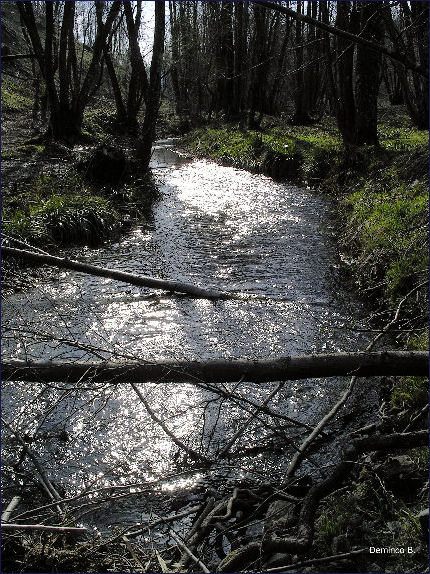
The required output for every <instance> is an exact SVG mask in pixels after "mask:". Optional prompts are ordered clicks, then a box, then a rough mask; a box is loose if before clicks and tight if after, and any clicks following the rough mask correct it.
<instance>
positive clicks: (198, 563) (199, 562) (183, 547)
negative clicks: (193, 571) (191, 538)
mask: <svg viewBox="0 0 430 574" xmlns="http://www.w3.org/2000/svg"><path fill="white" fill-rule="evenodd" d="M169 536H171V537H172V538H173V540H174V541H175V542H176V544H177V545H178V546H179V548H180V549H181V550H183V551H184V552H185V553H186V554H188V556H189V557H190V558H191V559H192V560H193V561H194V562H195V563H196V564H197V566H199V568H201V570H202V572H207V573H210V570H208V568H207V567H206V566H205V565H204V564H203V562H202V561H201V560H200V559H199V558H197V556H195V554H193V553H192V552H191V550H190V549H189V548H188V546H186V545H185V544H184V543H183V542H182V541H181V540H179V538H178V537H177V536H176V534H175V533H174V532H173V531H170V534H169Z"/></svg>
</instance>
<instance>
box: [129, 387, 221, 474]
mask: <svg viewBox="0 0 430 574" xmlns="http://www.w3.org/2000/svg"><path fill="white" fill-rule="evenodd" d="M130 384H131V386H132V388H133V390H134V392H135V393H136V394H137V396H138V397H139V400H140V402H141V403H142V404H143V406H144V407H145V409H146V411H147V413H148V414H149V416H150V417H151V419H152V420H153V421H154V422H155V423H157V424H158V425H159V426H160V427H161V428H162V429H163V431H164V432H165V433H166V434H167V435H168V436H169V437H170V438H171V439H172V441H173V442H174V443H175V444H176V446H178V447H179V448H180V449H181V450H184V451H185V452H186V453H187V454H188V455H189V456H190V457H191V458H192V459H193V460H200V461H201V462H204V463H205V464H208V465H211V464H213V461H212V460H211V459H209V458H207V457H206V456H204V455H202V454H200V453H199V452H197V451H195V450H193V449H192V448H190V447H189V446H187V445H186V444H184V443H183V442H182V441H181V440H179V439H178V437H176V436H175V435H174V434H173V433H172V431H171V430H170V429H169V428H168V427H167V426H166V425H165V424H164V422H163V421H162V420H161V419H160V418H159V417H157V415H156V414H155V413H154V411H153V410H152V409H151V406H150V405H149V403H148V401H147V400H146V399H145V397H144V396H143V395H142V393H141V392H140V390H139V389H138V388H137V386H136V385H135V384H134V383H130Z"/></svg>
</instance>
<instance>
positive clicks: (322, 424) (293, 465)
mask: <svg viewBox="0 0 430 574" xmlns="http://www.w3.org/2000/svg"><path fill="white" fill-rule="evenodd" d="M422 286H423V284H420V285H417V286H416V287H414V289H412V290H411V291H409V293H408V294H407V295H405V297H403V299H402V300H401V301H400V303H399V304H398V306H397V309H396V312H395V314H394V318H393V319H392V320H391V321H390V322H389V323H387V324H386V325H385V327H384V328H383V329H382V330H381V331H380V333H378V335H376V337H374V338H373V339H372V341H370V343H369V344H368V345H367V347H366V349H365V352H369V351H371V350H372V349H373V347H374V346H375V345H376V343H377V342H378V341H379V340H380V339H381V338H382V337H383V336H384V335H385V334H386V333H387V332H388V331H389V330H390V328H391V327H392V326H393V325H395V324H396V323H397V321H398V320H399V316H400V310H401V308H402V306H403V305H404V303H405V302H406V301H407V299H408V298H409V297H410V296H411V295H412V294H413V293H415V292H416V291H417V290H418V289H420V288H421V287H422ZM357 378H358V377H357V375H354V376H353V377H351V380H350V381H349V385H348V388H347V389H346V391H345V392H344V394H343V395H342V396H341V398H340V399H339V400H338V401H337V403H336V404H335V405H334V407H333V408H332V409H331V410H330V412H328V413H327V414H326V415H325V416H324V417H323V418H322V419H321V420H320V422H319V423H318V424H317V426H316V427H315V428H314V430H313V431H312V432H311V434H310V435H309V436H307V437H306V439H305V440H304V441H303V442H302V444H301V445H300V447H299V449H298V450H297V451H296V452H295V454H294V456H293V458H292V460H291V462H290V464H289V466H288V468H287V471H286V473H285V475H284V477H283V480H282V482H283V483H285V482H286V481H287V480H288V479H289V478H290V477H291V476H292V474H293V473H294V471H295V469H296V466H297V464H298V462H299V461H300V460H301V458H302V456H303V453H304V452H305V451H306V450H307V448H308V447H309V446H310V445H311V444H312V442H313V441H314V440H315V438H316V437H317V436H318V435H319V434H320V432H321V430H322V429H323V428H324V427H325V425H326V424H327V423H328V422H329V421H330V420H331V419H332V418H333V417H334V415H335V414H336V413H337V412H338V410H339V409H340V408H341V407H342V406H343V405H344V404H345V402H346V401H347V400H348V398H349V397H350V395H351V393H352V391H353V390H354V386H355V383H356V381H357Z"/></svg>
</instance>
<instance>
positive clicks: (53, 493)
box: [1, 417, 63, 514]
mask: <svg viewBox="0 0 430 574" xmlns="http://www.w3.org/2000/svg"><path fill="white" fill-rule="evenodd" d="M1 422H2V423H3V424H4V426H5V427H6V428H7V429H8V430H9V431H10V432H11V433H12V434H13V435H14V436H15V438H16V439H17V441H18V442H19V443H20V444H21V446H22V447H23V448H24V450H25V452H26V453H27V455H28V457H29V458H30V460H31V462H32V463H33V465H34V467H35V468H36V470H37V472H38V473H39V476H40V478H41V481H42V485H43V486H44V488H45V490H46V492H47V494H48V496H49V497H50V498H51V500H53V501H55V502H57V504H56V507H57V510H58V512H59V513H60V514H63V509H62V508H61V506H60V505H59V504H58V502H59V501H60V500H61V496H60V495H59V494H58V492H57V490H56V489H55V488H54V486H53V484H52V482H51V481H50V480H49V478H48V477H47V476H46V474H45V471H44V470H43V468H42V466H41V464H40V462H39V461H38V459H37V457H36V455H35V454H34V453H33V451H32V450H31V449H30V448H29V447H28V445H27V444H26V442H25V441H24V439H23V438H22V437H21V436H20V435H19V433H18V432H17V431H15V430H14V429H13V428H12V427H11V426H10V424H9V423H8V422H7V421H6V420H5V419H4V418H3V417H2V418H1Z"/></svg>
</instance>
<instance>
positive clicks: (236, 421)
mask: <svg viewBox="0 0 430 574" xmlns="http://www.w3.org/2000/svg"><path fill="white" fill-rule="evenodd" d="M173 145H174V142H171V141H168V140H167V141H164V142H158V145H156V146H155V149H154V153H153V159H152V168H153V171H154V174H155V176H156V178H157V180H158V182H159V185H160V190H161V197H160V199H159V201H158V202H157V203H156V204H155V206H154V208H153V217H152V220H151V222H150V223H149V224H146V225H142V226H138V227H136V228H134V229H133V230H132V231H130V232H129V233H128V234H127V235H126V236H124V237H123V238H122V239H121V240H120V241H119V242H118V243H114V244H108V245H104V246H103V247H101V248H100V249H88V248H80V249H74V250H70V251H68V255H69V257H73V258H76V259H80V260H82V261H87V262H91V263H92V264H94V265H100V266H103V267H111V268H115V269H120V270H123V271H129V272H133V273H141V274H147V275H154V276H158V277H162V278H171V279H177V280H180V281H186V282H190V283H194V284H197V285H200V286H205V287H214V288H217V289H220V290H223V291H227V292H232V293H237V292H240V293H245V294H246V293H249V294H253V295H257V296H258V297H256V298H252V299H249V300H225V301H215V302H213V301H206V300H201V299H192V298H188V297H184V296H171V295H168V294H165V293H163V292H161V291H156V292H154V291H150V290H148V289H143V288H137V287H132V286H130V285H125V284H122V283H118V282H114V281H111V280H108V279H103V278H97V277H91V276H89V275H84V274H79V273H75V272H71V271H70V272H69V271H56V272H53V273H50V274H48V275H47V276H46V278H44V279H41V280H38V281H37V284H35V285H34V287H32V288H30V289H28V290H26V291H25V292H23V293H18V294H13V295H10V296H7V297H5V298H4V301H3V306H2V315H3V330H4V335H3V356H6V357H8V358H11V357H13V358H21V359H24V358H26V359H42V358H43V359H48V358H49V359H52V360H54V361H66V360H74V359H80V360H91V361H95V360H100V359H103V358H105V359H106V358H111V359H112V360H117V361H118V360H121V359H122V358H124V357H128V358H130V357H133V358H137V359H140V360H143V359H145V360H157V359H173V358H174V359H200V360H203V359H208V358H216V357H219V358H221V357H226V358H228V357H230V358H233V357H234V358H269V357H277V356H280V355H289V354H301V353H311V352H323V351H327V352H328V351H336V350H356V349H362V348H363V347H364V346H365V341H366V337H367V335H366V334H364V333H361V332H360V331H355V330H353V329H352V328H351V326H352V325H353V320H357V317H356V315H357V314H359V305H358V303H357V301H355V300H354V299H353V298H351V296H350V295H349V294H348V293H347V292H346V291H345V290H344V288H343V287H342V286H341V285H340V284H339V282H338V281H337V276H336V272H335V271H336V262H337V259H336V257H337V256H336V252H335V250H334V247H333V244H332V238H333V233H334V226H333V224H332V220H331V216H330V210H329V206H328V204H327V202H326V201H325V200H324V198H321V197H318V196H316V195H314V194H312V193H311V192H310V191H309V190H306V189H301V188H298V187H295V186H292V185H289V184H285V183H276V182H274V181H273V180H272V179H270V178H268V177H265V176H263V175H256V174H251V173H249V172H246V171H243V170H239V169H235V168H232V167H223V166H219V165H217V164H215V163H211V162H209V161H205V160H194V159H193V160H191V159H188V158H186V157H185V156H183V155H181V154H180V153H179V152H177V151H175V149H174V148H173V147H172V146H173ZM354 315H355V319H354ZM346 382H347V380H346V379H325V380H324V379H316V380H315V379H314V380H309V381H298V382H291V383H286V384H285V386H284V387H283V389H282V391H281V392H280V393H279V394H278V395H276V396H275V397H274V399H273V400H272V401H271V402H270V407H271V408H272V409H273V410H275V411H277V412H280V413H282V414H283V415H286V416H288V417H292V418H294V419H297V420H298V421H299V422H301V423H303V424H309V425H312V424H315V423H316V422H317V421H318V420H319V419H320V418H321V417H322V416H323V415H324V413H325V412H327V410H328V409H329V407H330V406H331V405H332V404H333V403H334V402H335V401H336V400H337V398H338V397H339V395H340V393H341V392H342V389H344V387H345V385H346ZM275 385H276V382H274V383H273V384H266V385H256V384H254V385H252V384H247V383H246V381H242V382H240V384H236V385H233V384H231V385H224V390H225V391H227V392H230V391H232V390H233V389H234V393H235V396H239V397H240V396H242V397H245V398H247V399H249V400H252V401H255V402H261V401H262V400H263V399H264V398H265V397H266V396H267V394H268V393H269V392H270V391H271V390H273V388H274V386H275ZM141 392H142V393H143V394H144V395H145V397H146V400H147V401H148V402H149V403H150V405H151V407H152V409H153V411H154V412H155V413H156V414H157V416H158V417H159V418H161V419H163V420H164V422H165V424H166V425H167V426H168V427H169V429H170V430H171V431H172V432H173V433H175V435H176V436H177V437H178V438H180V440H182V441H184V442H186V443H187V444H189V445H190V446H192V447H193V448H194V449H196V450H200V451H201V452H204V453H205V454H207V455H208V456H215V454H216V453H217V452H218V451H219V449H222V448H223V446H224V445H225V444H226V443H227V442H228V440H229V439H230V438H231V437H232V436H233V434H234V432H235V431H236V430H237V429H238V428H239V427H240V425H241V424H242V423H243V421H244V420H245V418H246V417H248V416H249V412H248V411H244V410H243V408H242V407H241V406H240V405H239V404H238V401H233V400H230V401H229V400H227V399H225V400H224V401H222V400H221V399H220V398H219V397H217V396H216V395H214V394H213V393H211V392H210V391H209V390H207V389H202V388H201V387H198V386H194V385H178V384H176V385H175V384H166V383H162V382H158V383H157V382H154V383H149V384H146V385H141ZM357 393H358V394H357V397H356V400H355V402H353V405H352V406H351V405H349V406H348V408H345V409H344V410H343V411H342V413H343V414H342V413H341V416H340V418H339V420H338V421H337V423H336V426H335V427H333V428H332V435H331V438H330V440H329V441H326V442H325V443H324V444H322V445H321V447H320V449H319V450H318V452H317V455H316V457H315V460H314V462H312V463H306V464H304V465H303V466H302V471H303V472H305V471H306V472H313V473H318V472H320V471H319V470H318V469H319V467H323V466H324V465H327V464H330V462H331V461H332V458H331V457H332V456H335V455H336V452H337V450H336V447H337V446H338V441H339V440H340V439H339V437H340V435H341V434H342V433H343V432H344V431H345V430H346V429H348V425H349V424H350V418H349V417H350V415H351V410H353V411H354V413H355V416H356V417H357V418H356V421H355V423H357V421H361V422H362V423H365V422H367V421H368V420H369V417H370V416H371V415H369V409H370V408H371V407H372V406H373V405H374V404H375V402H376V400H377V393H376V390H373V387H372V383H371V382H366V383H361V386H360V387H359V389H358V391H357ZM2 397H3V398H2V410H3V416H4V417H5V418H6V420H8V421H9V422H10V423H11V424H12V425H13V427H14V428H16V429H18V430H19V431H20V433H21V435H24V434H26V435H28V436H29V437H32V438H31V448H32V449H33V450H34V452H36V453H37V455H38V456H39V457H40V460H41V461H43V465H44V468H45V470H46V472H47V473H48V474H49V476H50V477H51V479H52V480H54V481H55V482H56V483H57V484H61V485H62V487H63V488H64V490H65V491H66V492H67V494H74V493H77V492H81V491H82V490H83V489H84V488H88V487H89V486H90V485H97V486H100V487H104V486H118V485H125V484H128V483H139V482H144V481H146V480H149V479H155V478H158V477H160V476H164V475H167V474H172V473H175V472H178V473H181V472H183V471H185V470H187V469H190V466H189V461H188V460H186V457H184V455H183V452H182V451H180V449H178V447H177V446H176V445H175V444H174V443H173V442H172V441H171V440H170V438H169V437H168V436H167V435H166V434H165V433H164V432H163V431H162V430H161V429H160V427H159V426H158V425H157V424H155V423H154V422H153V420H152V419H151V418H150V417H149V416H148V413H147V411H146V409H145V408H144V405H143V404H142V403H141V402H140V400H139V398H138V397H137V395H136V393H135V392H134V391H133V390H132V389H131V388H130V387H129V386H128V385H122V386H121V387H113V386H110V385H109V384H107V385H104V386H101V387H100V386H99V387H97V388H89V387H88V385H87V386H85V385H83V386H79V385H78V386H77V387H76V388H70V387H69V386H68V385H67V384H64V383H58V384H56V385H51V386H46V385H42V384H37V383H31V384H30V383H16V382H12V381H8V382H4V384H3V391H2ZM248 407H249V405H248ZM266 423H270V424H266ZM306 432H308V431H306V429H305V428H304V427H303V426H296V425H294V424H289V423H288V422H287V421H286V420H284V419H283V420H278V421H273V420H272V419H270V417H268V416H266V415H264V416H263V415H262V416H260V417H259V418H258V419H257V420H255V421H253V422H252V423H251V424H250V425H249V427H248V428H247V430H246V433H244V435H243V436H241V437H240V439H239V440H238V442H237V443H235V445H233V447H232V449H231V452H232V455H233V456H232V457H230V458H226V459H224V460H223V461H221V462H219V464H216V465H215V466H214V467H213V469H212V472H211V475H210V476H209V475H206V474H205V473H204V472H203V471H199V472H195V471H194V472H193V471H191V472H190V473H189V474H186V473H185V474H180V478H177V479H172V480H170V481H166V482H165V483H164V486H163V488H164V491H165V492H170V493H175V492H176V493H177V496H179V493H183V492H184V491H185V492H188V493H192V492H194V493H195V492H198V487H199V486H201V485H202V484H204V485H206V486H207V485H212V486H214V487H215V488H228V485H229V484H232V483H233V481H235V480H237V479H238V478H242V479H250V480H256V481H258V480H263V481H266V482H267V481H272V480H273V481H276V480H278V479H279V477H280V476H281V475H282V472H283V471H284V470H285V468H286V466H287V465H288V462H289V460H290V458H291V453H292V452H294V451H293V450H291V448H290V447H289V446H288V444H289V443H290V442H291V440H292V441H293V442H295V443H300V441H301V440H302V437H303V436H305V435H304V434H303V433H306ZM282 437H284V440H282ZM3 443H4V444H3V446H4V456H3V464H2V466H3V469H4V472H5V473H6V475H5V479H4V481H3V485H4V489H6V495H7V497H9V494H8V492H11V493H14V489H15V491H16V489H17V488H18V487H19V485H20V484H23V483H24V478H23V473H21V474H20V472H18V471H17V472H16V473H15V472H14V471H10V469H11V468H12V464H13V463H16V459H17V449H16V444H15V443H14V441H13V440H12V439H11V438H9V437H8V436H7V435H6V433H3ZM30 466H31V465H30ZM24 468H26V467H25V464H24ZM28 468H29V467H28ZM24 474H25V473H24ZM217 477H218V478H219V482H218V483H217ZM221 479H222V480H221ZM222 485H223V486H222ZM9 488H10V491H8V489H9ZM196 488H197V490H196ZM136 496H137V495H136ZM142 496H143V495H142ZM180 496H182V494H181V495H180ZM193 496H195V497H197V496H198V495H197V494H189V495H188V498H187V499H186V501H189V500H191V498H192V497H193ZM190 497H191V498H190ZM184 504H185V502H184ZM143 508H144V506H143V502H142V500H141V499H140V498H139V499H138V502H136V500H131V501H130V500H129V499H126V500H125V501H124V502H123V503H122V504H121V505H120V507H119V508H118V507H115V508H112V510H111V512H110V513H109V515H107V514H106V513H105V512H101V511H100V513H99V514H97V513H93V515H92V516H91V517H90V516H87V517H86V518H85V519H84V521H85V520H87V521H89V522H90V523H91V524H96V525H99V527H104V526H108V525H111V524H115V523H117V522H118V523H120V522H121V521H124V517H126V521H128V522H133V521H137V522H138V521H139V520H141V519H142V516H143V514H144V510H143ZM145 512H146V510H145ZM100 525H101V526H100Z"/></svg>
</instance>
